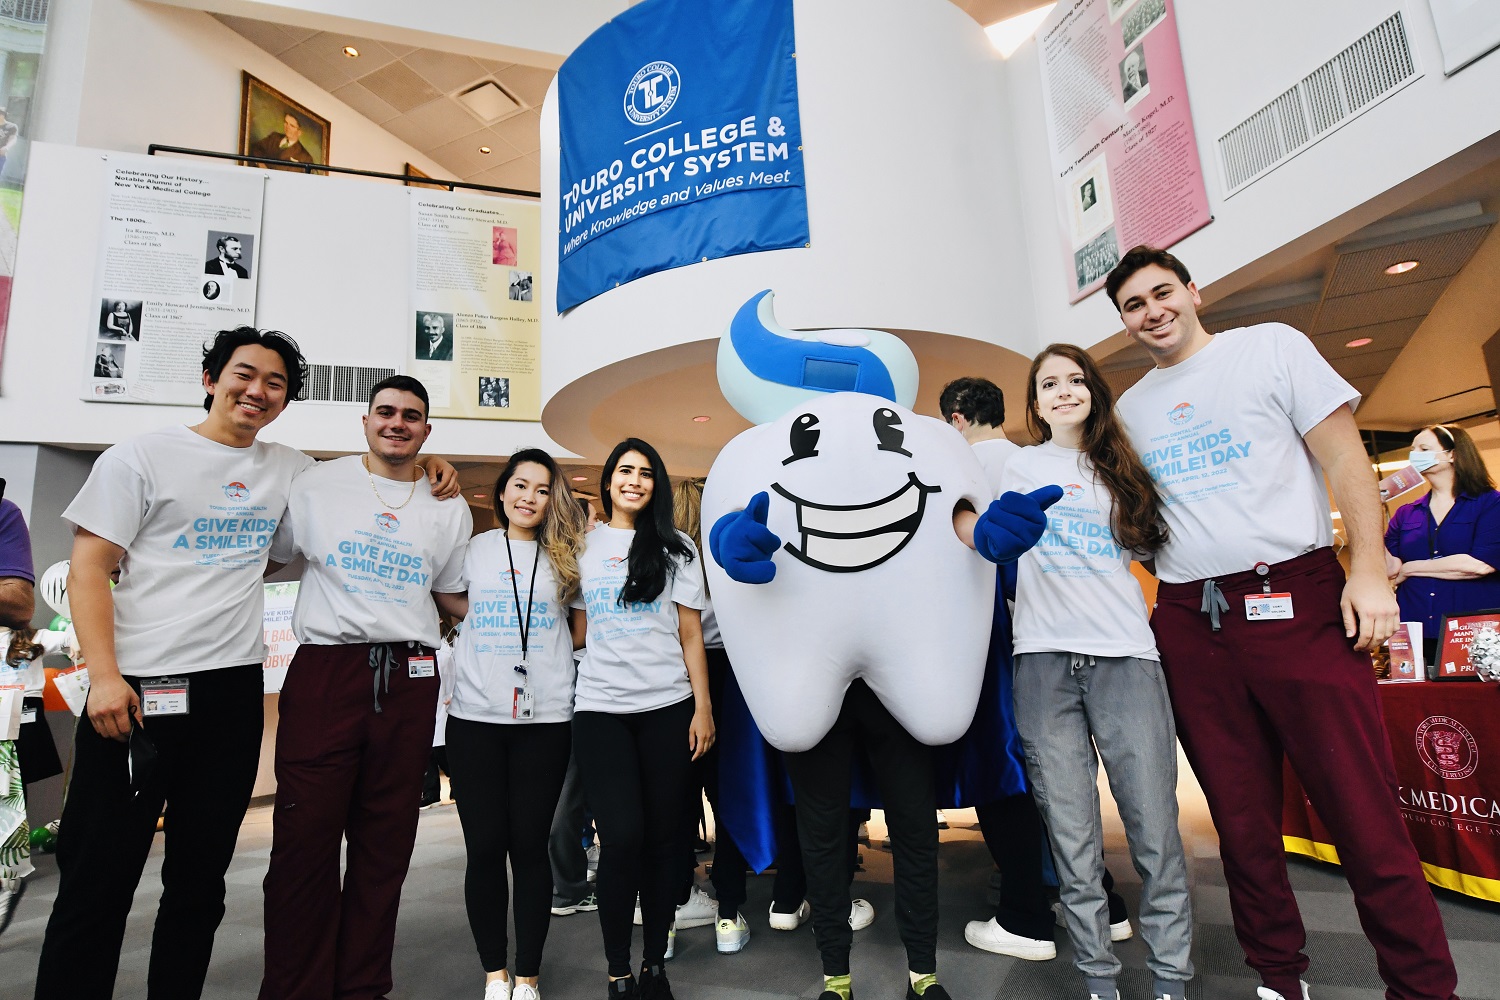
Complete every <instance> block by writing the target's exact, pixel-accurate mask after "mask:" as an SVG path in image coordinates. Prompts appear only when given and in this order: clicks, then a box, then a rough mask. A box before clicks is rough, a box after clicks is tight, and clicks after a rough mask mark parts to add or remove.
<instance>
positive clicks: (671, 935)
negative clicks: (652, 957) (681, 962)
mask: <svg viewBox="0 0 1500 1000" xmlns="http://www.w3.org/2000/svg"><path fill="white" fill-rule="evenodd" d="M676 950H677V925H676V924H668V925H667V950H666V951H665V952H663V953H662V956H661V957H662V960H663V961H667V960H668V959H670V958H671V957H672V953H673V952H675V951H676Z"/></svg>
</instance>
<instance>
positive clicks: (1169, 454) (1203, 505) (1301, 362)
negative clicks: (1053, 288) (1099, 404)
mask: <svg viewBox="0 0 1500 1000" xmlns="http://www.w3.org/2000/svg"><path fill="white" fill-rule="evenodd" d="M1345 403H1348V404H1349V405H1350V406H1351V407H1353V406H1355V405H1357V404H1358V403H1359V393H1358V392H1356V391H1355V389H1354V387H1353V386H1351V385H1350V384H1349V383H1348V382H1345V381H1344V380H1343V379H1342V378H1341V377H1340V376H1339V374H1338V373H1337V372H1335V371H1334V370H1333V368H1332V367H1331V366H1329V364H1328V362H1327V361H1324V360H1323V358H1322V356H1321V355H1319V354H1318V352H1317V350H1316V349H1315V348H1314V347H1313V345H1312V342H1311V341H1310V340H1308V339H1307V337H1306V336H1304V335H1303V334H1301V333H1299V332H1297V331H1296V330H1294V329H1292V328H1291V327H1289V326H1286V325H1285V324H1282V323H1262V324H1260V325H1258V326H1250V327H1242V328H1241V329H1238V330H1226V331H1224V332H1223V333H1220V334H1218V335H1216V336H1215V337H1214V338H1213V339H1212V340H1211V341H1210V342H1209V343H1208V344H1207V346H1205V347H1204V348H1203V349H1202V350H1200V351H1199V352H1198V353H1197V354H1194V355H1193V356H1192V357H1190V358H1188V359H1187V360H1186V361H1184V362H1182V363H1181V364H1177V365H1173V366H1172V367H1171V368H1153V369H1152V370H1151V371H1149V372H1147V373H1146V377H1145V378H1143V379H1141V380H1140V382H1138V383H1136V385H1135V386H1134V387H1133V388H1131V389H1130V390H1129V391H1128V392H1126V393H1125V394H1124V395H1123V396H1122V397H1120V403H1119V412H1120V417H1121V419H1123V420H1124V422H1125V428H1126V430H1127V431H1129V433H1130V438H1131V441H1133V442H1134V444H1135V447H1136V450H1137V451H1138V452H1139V453H1140V455H1141V459H1142V461H1144V462H1145V463H1146V468H1147V469H1148V470H1149V471H1150V472H1151V475H1152V476H1153V477H1154V478H1155V479H1156V481H1157V483H1158V484H1159V485H1160V486H1161V490H1162V495H1163V497H1164V498H1165V500H1166V505H1165V506H1164V507H1163V508H1162V513H1163V515H1164V516H1165V518H1166V522H1167V529H1168V531H1169V537H1168V540H1167V544H1166V547H1165V548H1163V549H1162V550H1161V551H1160V552H1158V553H1157V556H1156V572H1157V575H1158V576H1159V577H1160V578H1161V579H1162V580H1165V581H1166V582H1168V583H1191V582H1193V581H1196V580H1203V579H1207V578H1208V577H1219V576H1226V575H1228V574H1231V573H1241V572H1244V571H1245V570H1248V569H1251V568H1253V567H1254V566H1255V564H1256V563H1257V562H1267V563H1277V562H1281V561H1283V560H1286V559H1291V558H1293V557H1295V556H1299V555H1301V554H1303V553H1305V552H1310V551H1312V550H1313V549H1316V548H1321V547H1323V546H1326V545H1332V544H1333V526H1332V522H1331V521H1330V520H1329V517H1328V491H1327V489H1326V487H1325V486H1324V483H1323V470H1322V467H1321V466H1319V465H1318V463H1317V460H1316V459H1314V458H1313V455H1312V452H1310V451H1308V450H1307V445H1306V444H1305V443H1304V442H1303V440H1302V436H1303V435H1304V434H1306V433H1307V432H1308V431H1310V430H1312V429H1313V428H1314V427H1316V426H1317V425H1318V424H1319V423H1320V422H1321V421H1322V420H1323V419H1324V418H1325V417H1327V416H1328V415H1329V414H1331V413H1333V412H1334V411H1335V410H1337V409H1338V408H1339V407H1340V406H1343V405H1344V404H1345ZM1272 582H1273V583H1274V582H1275V581H1272Z"/></svg>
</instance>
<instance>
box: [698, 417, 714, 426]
mask: <svg viewBox="0 0 1500 1000" xmlns="http://www.w3.org/2000/svg"><path fill="white" fill-rule="evenodd" d="M712 419H713V417H705V416H696V417H694V418H693V423H695V424H706V423H708V422H709V421H710V420H712Z"/></svg>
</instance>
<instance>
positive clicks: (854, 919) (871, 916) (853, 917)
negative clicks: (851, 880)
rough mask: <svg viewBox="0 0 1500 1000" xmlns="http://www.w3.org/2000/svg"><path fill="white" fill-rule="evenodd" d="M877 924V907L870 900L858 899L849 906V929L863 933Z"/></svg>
mask: <svg viewBox="0 0 1500 1000" xmlns="http://www.w3.org/2000/svg"><path fill="white" fill-rule="evenodd" d="M874 922H875V907H873V906H871V905H870V901H869V900H868V899H856V900H854V901H853V902H851V903H850V904H849V929H850V930H851V931H862V930H864V929H865V928H866V927H868V926H870V925H871V924H873V923H874Z"/></svg>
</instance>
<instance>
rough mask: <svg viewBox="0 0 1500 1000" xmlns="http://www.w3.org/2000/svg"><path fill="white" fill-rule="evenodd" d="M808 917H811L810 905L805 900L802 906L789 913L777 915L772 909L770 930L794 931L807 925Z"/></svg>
mask: <svg viewBox="0 0 1500 1000" xmlns="http://www.w3.org/2000/svg"><path fill="white" fill-rule="evenodd" d="M810 916H812V904H811V903H809V902H808V901H807V900H805V899H804V900H803V901H802V905H801V906H799V907H797V909H795V910H793V911H792V912H791V913H778V912H777V911H776V910H775V909H772V910H771V930H773V931H794V930H796V929H797V928H798V927H801V926H802V925H803V924H805V923H807V918H808V917H810Z"/></svg>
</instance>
